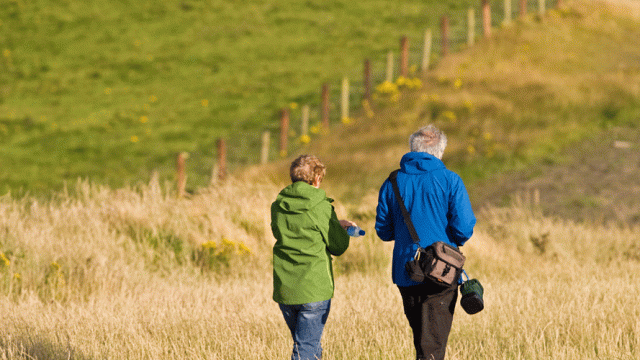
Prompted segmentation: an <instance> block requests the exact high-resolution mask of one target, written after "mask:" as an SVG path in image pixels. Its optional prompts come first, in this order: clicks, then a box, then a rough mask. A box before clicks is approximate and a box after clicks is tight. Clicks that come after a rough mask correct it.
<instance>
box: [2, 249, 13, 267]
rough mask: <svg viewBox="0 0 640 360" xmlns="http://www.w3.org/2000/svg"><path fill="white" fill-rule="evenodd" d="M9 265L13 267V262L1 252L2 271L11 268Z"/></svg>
mask: <svg viewBox="0 0 640 360" xmlns="http://www.w3.org/2000/svg"><path fill="white" fill-rule="evenodd" d="M9 265H11V261H9V259H8V258H7V255H5V254H4V253H3V252H0V269H2V268H3V267H9Z"/></svg>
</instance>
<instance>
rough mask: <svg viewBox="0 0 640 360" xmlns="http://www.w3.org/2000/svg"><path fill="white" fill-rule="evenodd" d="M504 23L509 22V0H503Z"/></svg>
mask: <svg viewBox="0 0 640 360" xmlns="http://www.w3.org/2000/svg"><path fill="white" fill-rule="evenodd" d="M503 23H504V24H511V0H504V21H503Z"/></svg>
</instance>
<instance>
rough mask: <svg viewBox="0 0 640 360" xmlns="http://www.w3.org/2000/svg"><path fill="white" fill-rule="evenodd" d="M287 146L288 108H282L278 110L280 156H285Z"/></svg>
mask: <svg viewBox="0 0 640 360" xmlns="http://www.w3.org/2000/svg"><path fill="white" fill-rule="evenodd" d="M288 147H289V110H288V109H287V108H283V109H282V110H280V156H281V157H285V156H287V148H288Z"/></svg>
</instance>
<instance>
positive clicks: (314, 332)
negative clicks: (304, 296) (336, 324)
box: [279, 299, 331, 360]
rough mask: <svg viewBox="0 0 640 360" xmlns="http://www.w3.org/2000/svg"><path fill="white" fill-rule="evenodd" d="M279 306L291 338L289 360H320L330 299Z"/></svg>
mask: <svg viewBox="0 0 640 360" xmlns="http://www.w3.org/2000/svg"><path fill="white" fill-rule="evenodd" d="M279 305H280V310H281V311H282V315H284V320H285V321H286V322H287V326H288V327H289V330H291V336H292V337H293V353H292V354H291V360H316V359H322V346H321V345H320V339H321V338H322V330H324V324H326V322H327V317H329V309H330V308H331V299H329V300H325V301H318V302H313V303H308V304H302V305H283V304H279Z"/></svg>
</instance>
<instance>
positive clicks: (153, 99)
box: [149, 95, 158, 103]
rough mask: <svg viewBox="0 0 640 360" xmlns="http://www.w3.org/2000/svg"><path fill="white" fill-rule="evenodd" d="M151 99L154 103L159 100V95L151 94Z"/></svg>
mask: <svg viewBox="0 0 640 360" xmlns="http://www.w3.org/2000/svg"><path fill="white" fill-rule="evenodd" d="M149 101H150V102H152V103H154V102H156V101H158V97H157V96H155V95H151V96H149Z"/></svg>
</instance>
